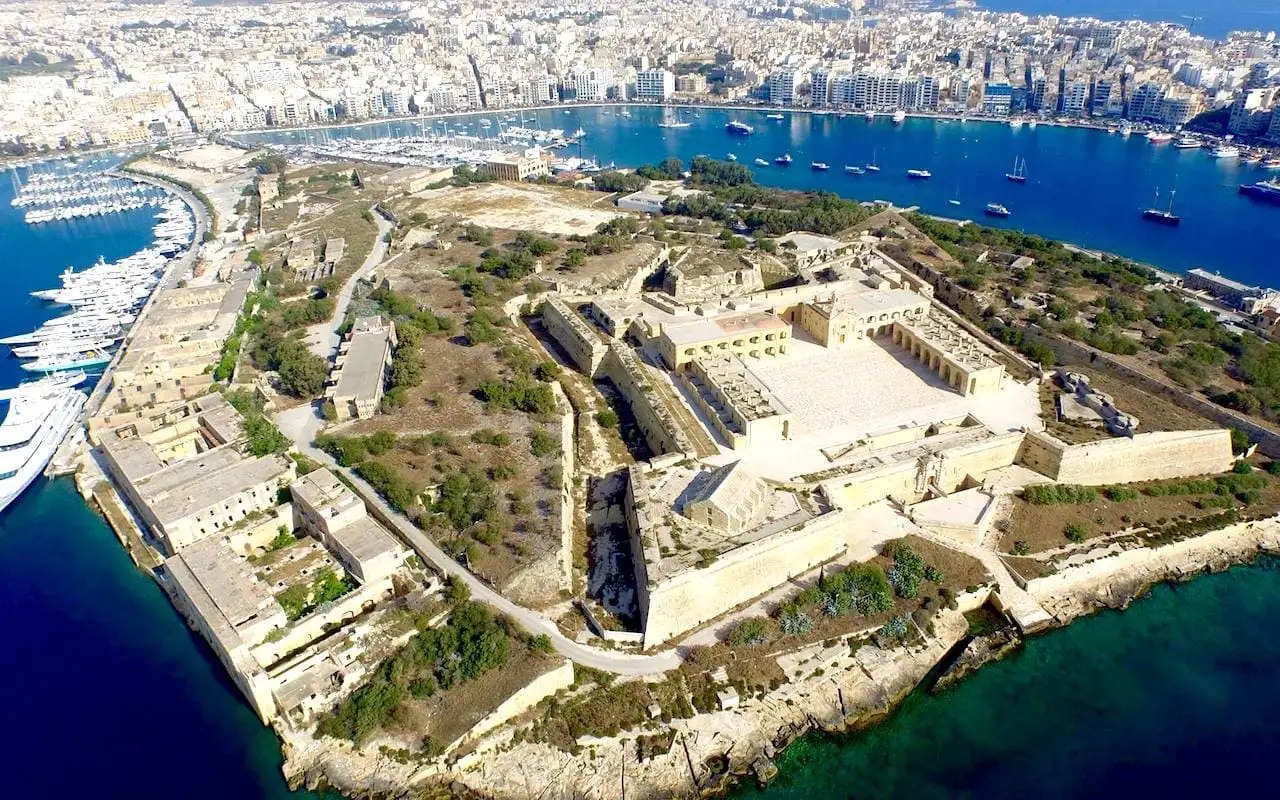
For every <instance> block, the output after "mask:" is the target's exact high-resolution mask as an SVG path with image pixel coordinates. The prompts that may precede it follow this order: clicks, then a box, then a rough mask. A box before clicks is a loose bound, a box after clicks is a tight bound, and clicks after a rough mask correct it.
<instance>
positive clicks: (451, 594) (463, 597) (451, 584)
mask: <svg viewBox="0 0 1280 800" xmlns="http://www.w3.org/2000/svg"><path fill="white" fill-rule="evenodd" d="M470 600H471V587H469V586H467V584H466V582H465V581H463V580H462V578H460V577H458V576H457V575H450V576H449V578H448V579H447V580H446V581H445V584H444V601H445V602H446V603H448V604H449V605H451V606H455V607H456V606H460V605H462V604H463V603H466V602H468V601H470Z"/></svg>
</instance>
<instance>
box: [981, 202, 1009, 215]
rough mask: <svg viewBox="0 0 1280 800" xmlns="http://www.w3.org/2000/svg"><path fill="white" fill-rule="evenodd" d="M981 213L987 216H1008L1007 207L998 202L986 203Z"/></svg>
mask: <svg viewBox="0 0 1280 800" xmlns="http://www.w3.org/2000/svg"><path fill="white" fill-rule="evenodd" d="M983 213H984V214H986V215H987V216H988V217H1007V216H1009V209H1007V208H1005V207H1004V206H1002V205H1000V204H999V203H987V207H986V208H985V209H983Z"/></svg>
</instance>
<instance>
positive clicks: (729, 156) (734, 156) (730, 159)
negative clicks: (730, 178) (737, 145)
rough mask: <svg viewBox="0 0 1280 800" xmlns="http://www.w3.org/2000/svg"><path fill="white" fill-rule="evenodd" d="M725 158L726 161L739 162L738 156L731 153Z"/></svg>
mask: <svg viewBox="0 0 1280 800" xmlns="http://www.w3.org/2000/svg"><path fill="white" fill-rule="evenodd" d="M725 158H726V159H728V160H729V161H737V160H738V157H737V156H736V155H734V154H733V153H729V154H728V155H727V156H725Z"/></svg>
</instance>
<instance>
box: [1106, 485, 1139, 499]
mask: <svg viewBox="0 0 1280 800" xmlns="http://www.w3.org/2000/svg"><path fill="white" fill-rule="evenodd" d="M1102 493H1103V494H1104V495H1106V496H1107V499H1108V500H1110V501H1112V502H1113V503H1123V502H1125V501H1126V500H1136V499H1137V498H1138V497H1139V496H1141V494H1142V493H1141V492H1139V491H1138V490H1137V489H1131V488H1129V487H1127V486H1108V487H1107V488H1105V489H1103V490H1102Z"/></svg>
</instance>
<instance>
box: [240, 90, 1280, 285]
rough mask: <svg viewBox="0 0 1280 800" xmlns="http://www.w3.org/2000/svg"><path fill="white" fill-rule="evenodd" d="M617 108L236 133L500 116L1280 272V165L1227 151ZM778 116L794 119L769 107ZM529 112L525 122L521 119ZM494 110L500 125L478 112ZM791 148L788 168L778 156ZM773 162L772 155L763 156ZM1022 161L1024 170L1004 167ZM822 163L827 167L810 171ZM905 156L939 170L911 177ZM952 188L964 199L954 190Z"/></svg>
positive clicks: (1236, 269) (602, 146)
mask: <svg viewBox="0 0 1280 800" xmlns="http://www.w3.org/2000/svg"><path fill="white" fill-rule="evenodd" d="M622 112H623V109H621V108H618V107H612V106H598V107H581V108H572V109H548V110H543V111H537V112H530V111H526V112H524V114H523V115H521V114H520V113H519V112H518V111H504V112H501V113H499V112H496V111H495V112H493V113H490V114H481V115H467V116H462V117H455V118H452V119H448V120H443V121H436V122H434V123H432V122H431V121H430V120H428V121H426V122H420V121H418V120H401V121H397V122H378V123H366V124H363V125H353V126H345V127H336V128H327V129H323V130H310V131H308V130H290V131H270V132H266V133H259V134H249V135H243V136H238V137H236V138H239V139H242V140H244V141H249V142H271V143H303V144H305V143H313V144H316V143H329V144H333V143H338V142H341V140H342V139H344V138H355V139H373V138H385V137H388V136H394V137H414V136H418V137H421V136H422V135H423V133H424V131H425V132H426V133H431V132H432V130H434V132H435V133H436V134H437V135H443V134H445V133H446V126H447V133H448V134H449V135H456V134H460V133H461V134H466V135H471V136H480V137H490V138H492V137H493V136H496V135H497V131H498V125H499V124H501V125H504V126H506V125H523V126H524V127H537V128H539V129H541V130H543V131H550V130H557V129H558V130H562V131H565V132H573V131H575V130H577V129H579V128H581V129H582V130H584V131H586V136H584V137H583V138H582V139H581V141H580V143H579V144H578V145H573V146H570V147H569V148H567V149H564V150H560V151H557V154H558V155H560V156H563V157H582V158H584V159H590V160H594V161H595V162H597V163H599V164H602V165H608V164H614V165H616V166H618V167H637V166H640V165H643V164H656V163H658V162H659V161H661V160H663V159H664V158H668V157H676V158H680V159H682V160H683V161H684V162H685V163H686V164H688V162H689V161H690V160H691V159H692V158H694V157H695V156H697V155H705V156H710V157H712V158H718V159H724V158H726V157H727V156H729V155H730V154H733V155H734V156H735V157H736V158H737V160H738V163H740V164H743V165H745V166H748V167H749V168H750V169H751V170H752V171H753V172H754V174H755V177H756V180H757V181H758V182H760V183H763V184H766V185H770V186H779V187H782V188H787V189H811V190H821V191H827V192H835V193H837V194H839V195H841V196H843V197H847V198H850V199H854V200H859V201H871V200H885V201H889V202H892V203H894V204H895V205H897V206H899V207H916V208H919V209H920V210H921V211H923V212H925V213H928V214H933V215H936V216H942V217H947V218H956V219H972V220H977V221H979V222H982V223H984V224H987V225H994V226H998V227H1007V228H1015V229H1018V230H1024V231H1030V232H1034V233H1038V234H1041V235H1043V236H1048V237H1051V238H1054V239H1060V240H1063V241H1067V242H1072V243H1074V244H1078V245H1081V246H1083V247H1087V248H1091V249H1095V250H1102V251H1106V252H1111V253H1116V254H1119V255H1123V256H1126V257H1128V258H1131V259H1135V260H1137V261H1141V262H1143V263H1147V264H1152V265H1156V266H1160V267H1162V268H1164V269H1169V270H1178V271H1182V270H1187V269H1190V268H1193V267H1199V268H1204V269H1210V270H1214V271H1218V272H1222V273H1224V274H1229V275H1231V276H1232V277H1234V278H1236V279H1237V280H1242V281H1246V282H1250V283H1255V282H1256V283H1259V284H1263V285H1267V284H1268V283H1280V275H1278V274H1277V271H1278V268H1280V264H1278V263H1277V258H1276V247H1277V243H1278V241H1280V240H1278V238H1277V233H1276V220H1277V219H1278V218H1280V215H1278V214H1277V207H1275V206H1268V205H1264V204H1261V203H1259V202H1258V201H1255V200H1252V199H1250V198H1249V197H1247V196H1244V195H1241V194H1240V193H1239V186H1240V184H1242V183H1254V182H1257V181H1260V180H1266V179H1268V178H1270V177H1275V176H1276V175H1278V174H1280V173H1277V172H1274V171H1267V170H1264V169H1262V168H1260V167H1259V166H1254V165H1250V164H1246V163H1244V162H1242V161H1240V160H1238V159H1215V158H1212V157H1210V155H1209V151H1208V150H1202V149H1193V150H1188V149H1175V148H1173V147H1172V146H1170V145H1168V144H1163V145H1153V144H1151V143H1149V142H1148V141H1147V139H1146V138H1145V137H1144V136H1142V135H1140V134H1133V135H1131V136H1129V137H1127V138H1125V137H1123V136H1122V135H1121V134H1120V133H1118V132H1116V133H1108V132H1107V131H1106V130H1097V129H1086V128H1079V127H1066V126H1057V125H1047V124H1044V123H1041V124H1039V125H1037V126H1036V127H1035V128H1032V127H1031V126H1030V125H1023V126H1021V127H1020V128H1014V127H1011V126H1009V125H1008V124H1006V123H1002V122H980V121H967V122H962V121H959V120H954V121H942V120H936V119H931V118H925V117H914V118H908V119H907V120H906V121H905V122H904V123H903V124H901V125H895V124H894V123H893V121H892V119H890V118H889V117H886V116H880V117H877V118H876V119H875V120H874V121H868V120H867V119H866V118H865V117H864V116H863V115H861V114H848V115H843V116H842V115H838V114H811V113H807V112H801V111H791V112H771V111H770V112H766V111H763V110H751V111H732V110H725V109H682V110H681V111H680V112H678V114H677V115H676V116H678V119H679V120H680V121H683V122H688V123H689V127H687V128H659V127H658V124H659V123H660V122H662V121H663V119H664V116H665V117H667V118H670V117H671V115H672V114H673V113H675V112H664V110H663V109H661V108H657V107H653V106H649V107H644V106H632V107H630V108H629V109H627V113H628V114H629V116H623V113H622ZM770 113H781V114H782V119H769V118H768V116H767V115H768V114H770ZM521 118H523V120H524V122H523V123H522V122H521ZM483 120H488V121H489V122H490V125H489V127H487V128H486V127H484V126H483V123H482V121H483ZM731 120H738V121H741V122H745V123H747V124H749V125H751V126H752V127H753V128H754V129H755V132H754V133H753V134H751V135H750V136H731V135H729V134H728V133H727V132H726V131H725V125H726V124H727V123H728V122H730V121H731ZM788 154H789V155H790V156H791V157H792V162H791V165H790V166H780V165H779V164H777V163H775V161H774V159H776V158H778V157H780V156H783V155H788ZM756 159H762V160H763V161H765V162H766V164H765V165H757V164H756ZM1020 160H1025V164H1026V166H1025V173H1026V175H1027V181H1026V183H1014V182H1012V181H1009V180H1008V179H1007V178H1006V177H1005V175H1006V174H1007V173H1011V172H1014V170H1015V162H1017V161H1020ZM815 162H818V163H823V164H826V165H827V166H828V169H827V170H826V171H816V170H814V169H813V164H814V163H815ZM870 163H874V164H875V165H877V166H879V167H880V171H879V172H868V173H866V174H864V175H853V174H848V173H846V172H845V169H844V168H845V166H846V165H852V166H863V165H866V164H870ZM909 169H923V170H927V171H929V172H930V173H931V174H932V177H931V178H929V179H928V180H912V179H910V178H908V176H907V170H909ZM953 201H955V202H953ZM988 203H1000V204H1002V205H1004V206H1005V207H1006V208H1008V209H1009V211H1010V212H1011V216H1010V217H1009V218H1007V219H994V218H990V217H986V216H985V215H984V213H983V211H984V208H985V207H986V205H987V204H988ZM1153 206H1154V207H1159V208H1166V209H1167V208H1170V207H1172V209H1173V210H1174V212H1175V213H1177V214H1178V215H1180V216H1181V217H1182V224H1181V226H1179V227H1177V228H1170V227H1163V226H1158V225H1154V224H1152V223H1150V222H1147V221H1145V220H1143V219H1142V212H1143V210H1145V209H1147V208H1150V207H1153Z"/></svg>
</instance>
